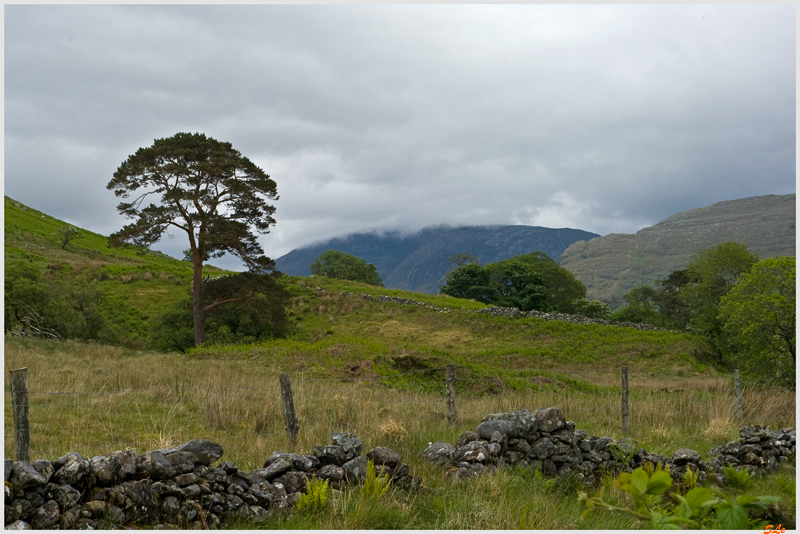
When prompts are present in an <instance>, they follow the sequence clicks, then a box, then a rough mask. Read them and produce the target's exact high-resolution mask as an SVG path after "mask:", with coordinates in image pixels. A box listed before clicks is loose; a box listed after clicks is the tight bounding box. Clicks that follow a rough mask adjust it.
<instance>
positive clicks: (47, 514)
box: [30, 500, 61, 530]
mask: <svg viewBox="0 0 800 534" xmlns="http://www.w3.org/2000/svg"><path fill="white" fill-rule="evenodd" d="M60 517H61V510H60V509H59V508H58V503H57V502H56V501H53V500H50V501H47V502H46V503H44V504H43V505H42V506H40V507H39V508H37V509H36V510H35V511H34V512H33V515H32V516H31V518H30V524H31V527H32V528H34V529H36V530H41V529H49V528H51V527H53V526H55V525H56V524H57V523H58V520H59V519H60Z"/></svg>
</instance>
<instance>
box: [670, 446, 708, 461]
mask: <svg viewBox="0 0 800 534" xmlns="http://www.w3.org/2000/svg"><path fill="white" fill-rule="evenodd" d="M700 460H701V457H700V453H699V452H697V451H694V450H692V449H678V450H677V451H675V453H674V454H673V455H672V461H673V462H674V463H675V465H686V464H687V463H689V462H692V463H695V464H696V463H697V462H699V461H700Z"/></svg>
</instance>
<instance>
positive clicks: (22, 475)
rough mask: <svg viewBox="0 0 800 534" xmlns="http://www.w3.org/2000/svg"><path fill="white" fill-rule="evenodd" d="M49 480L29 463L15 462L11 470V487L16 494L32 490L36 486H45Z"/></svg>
mask: <svg viewBox="0 0 800 534" xmlns="http://www.w3.org/2000/svg"><path fill="white" fill-rule="evenodd" d="M45 484H47V479H45V477H43V476H42V474H41V473H40V472H39V471H38V470H37V469H36V468H34V467H33V466H32V465H31V464H30V463H28V462H14V465H13V468H12V470H11V485H12V486H13V488H14V492H15V493H17V492H18V491H21V490H24V489H26V488H31V487H34V486H44V485H45Z"/></svg>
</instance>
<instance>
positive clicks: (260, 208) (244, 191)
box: [107, 133, 278, 345]
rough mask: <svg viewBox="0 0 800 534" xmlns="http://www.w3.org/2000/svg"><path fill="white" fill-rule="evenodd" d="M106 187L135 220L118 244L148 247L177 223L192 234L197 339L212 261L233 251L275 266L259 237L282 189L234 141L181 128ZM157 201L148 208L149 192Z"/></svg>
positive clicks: (117, 236) (253, 262)
mask: <svg viewBox="0 0 800 534" xmlns="http://www.w3.org/2000/svg"><path fill="white" fill-rule="evenodd" d="M107 189H110V190H113V191H114V194H115V195H116V196H118V197H121V198H125V199H127V198H129V197H130V196H131V195H132V194H135V195H136V196H135V198H133V200H132V201H131V202H121V203H120V204H119V205H118V206H117V210H118V211H119V212H120V213H121V214H123V215H124V216H125V217H127V218H129V219H134V220H135V221H134V222H133V223H132V224H128V225H125V226H124V227H123V228H122V230H120V231H119V232H116V233H114V234H112V235H111V238H110V241H111V243H112V244H115V245H119V244H122V243H132V244H134V245H136V246H139V247H149V246H151V245H152V244H154V243H156V242H158V241H159V240H160V239H161V236H162V234H163V233H164V232H165V231H166V230H167V229H168V228H169V227H170V226H173V227H175V228H178V229H180V230H182V231H183V232H185V233H186V235H187V237H188V240H189V250H190V251H191V256H192V267H193V273H194V274H193V278H192V316H193V325H194V342H195V344H196V345H200V344H202V343H203V341H204V339H205V331H204V322H203V317H204V309H203V306H202V273H203V262H204V261H206V258H217V257H220V256H223V255H224V254H226V253H229V254H232V255H234V256H236V257H238V258H239V259H240V260H242V262H244V264H245V265H246V266H247V267H248V268H249V269H250V270H251V271H254V272H261V271H268V270H271V269H273V268H274V262H273V261H272V260H270V259H269V258H267V257H266V256H264V252H263V250H262V248H261V246H260V245H259V244H258V241H257V238H256V235H255V234H253V233H252V232H251V230H250V228H251V227H255V229H256V231H257V232H258V233H261V234H266V233H269V227H270V225H272V224H274V223H275V219H273V218H272V215H273V213H274V212H275V207H274V206H272V205H270V204H268V203H267V201H268V200H277V199H278V195H277V187H276V184H275V182H274V181H273V180H271V179H270V177H269V175H267V174H266V173H265V172H264V171H263V170H261V169H260V168H258V167H257V166H256V165H255V164H254V163H253V162H251V161H250V160H249V159H247V158H246V157H244V156H242V155H241V153H240V152H239V151H238V150H235V149H234V148H233V147H232V146H231V144H230V143H224V142H220V141H217V140H215V139H212V138H210V137H206V136H205V135H204V134H199V133H195V134H190V133H178V134H176V135H174V136H173V137H169V138H165V139H156V140H155V142H154V143H153V146H151V147H148V148H140V149H139V150H137V151H136V153H135V154H133V155H132V156H130V157H128V159H127V160H125V161H124V162H123V163H122V165H120V166H119V168H118V169H117V171H116V172H115V173H114V177H113V179H112V180H111V181H110V182H109V183H108V185H107ZM151 195H153V196H154V197H159V196H160V198H158V203H157V204H154V203H150V204H148V205H145V201H146V200H147V197H148V196H151Z"/></svg>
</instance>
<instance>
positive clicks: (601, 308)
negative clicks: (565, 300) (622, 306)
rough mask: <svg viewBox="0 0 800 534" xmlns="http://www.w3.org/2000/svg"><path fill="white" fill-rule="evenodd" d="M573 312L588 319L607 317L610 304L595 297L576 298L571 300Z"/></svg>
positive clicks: (609, 311) (609, 312)
mask: <svg viewBox="0 0 800 534" xmlns="http://www.w3.org/2000/svg"><path fill="white" fill-rule="evenodd" d="M573 306H574V307H575V313H576V314H578V315H582V316H583V317H589V318H590V319H608V317H609V316H610V315H611V306H609V305H608V304H606V303H605V302H601V301H599V300H597V299H595V300H589V299H587V298H582V299H577V300H575V301H574V302H573Z"/></svg>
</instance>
